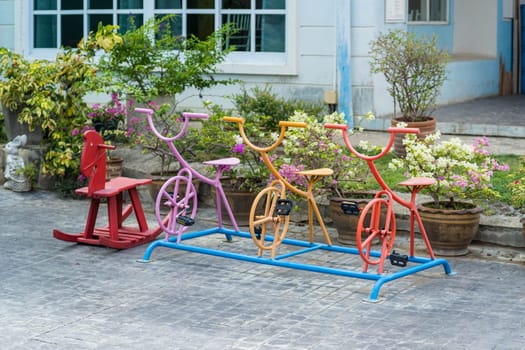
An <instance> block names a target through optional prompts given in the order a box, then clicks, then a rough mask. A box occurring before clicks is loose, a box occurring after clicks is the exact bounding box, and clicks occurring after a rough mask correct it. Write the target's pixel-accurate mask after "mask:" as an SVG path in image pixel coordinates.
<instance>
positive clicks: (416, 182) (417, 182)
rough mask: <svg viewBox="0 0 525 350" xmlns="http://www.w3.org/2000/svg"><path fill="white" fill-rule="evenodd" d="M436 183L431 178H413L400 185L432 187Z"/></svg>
mask: <svg viewBox="0 0 525 350" xmlns="http://www.w3.org/2000/svg"><path fill="white" fill-rule="evenodd" d="M435 183H436V180H434V179H432V178H429V177H413V178H411V179H408V180H405V181H401V182H400V183H399V185H401V186H407V187H410V186H430V185H433V184H435Z"/></svg>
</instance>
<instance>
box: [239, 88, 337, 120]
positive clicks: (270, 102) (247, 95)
mask: <svg viewBox="0 0 525 350" xmlns="http://www.w3.org/2000/svg"><path fill="white" fill-rule="evenodd" d="M232 100H233V103H234V105H235V109H236V110H237V112H238V113H239V114H240V115H242V116H244V117H245V118H246V119H247V120H254V121H255V120H256V121H257V124H258V125H259V126H260V127H261V128H264V129H266V130H277V129H278V127H279V126H278V124H279V121H280V120H286V119H287V118H288V117H289V116H291V115H292V114H293V113H294V112H295V111H303V112H305V113H306V114H309V115H312V116H315V117H317V118H321V117H322V116H323V115H325V114H326V113H327V112H328V109H327V106H326V105H325V104H324V103H321V102H320V101H304V100H295V99H286V98H283V97H280V96H278V95H277V94H276V93H274V92H272V88H271V86H269V85H266V86H264V87H260V86H255V87H254V88H252V89H250V90H247V89H246V87H244V86H243V87H242V89H241V92H240V93H238V94H236V95H234V96H233V98H232Z"/></svg>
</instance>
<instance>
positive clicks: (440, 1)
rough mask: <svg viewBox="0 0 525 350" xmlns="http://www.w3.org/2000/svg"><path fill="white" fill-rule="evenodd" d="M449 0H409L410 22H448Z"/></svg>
mask: <svg viewBox="0 0 525 350" xmlns="http://www.w3.org/2000/svg"><path fill="white" fill-rule="evenodd" d="M447 17H448V0H408V22H447Z"/></svg>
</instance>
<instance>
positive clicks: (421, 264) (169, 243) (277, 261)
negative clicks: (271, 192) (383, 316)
mask: <svg viewBox="0 0 525 350" xmlns="http://www.w3.org/2000/svg"><path fill="white" fill-rule="evenodd" d="M213 234H224V235H225V236H226V238H228V237H231V236H235V237H240V238H247V239H251V234H250V233H249V232H243V231H235V230H231V229H227V228H224V227H216V228H210V229H207V230H201V231H195V232H190V233H185V234H183V236H182V241H181V242H180V243H177V242H176V238H175V237H172V238H170V240H165V239H159V240H156V241H154V242H152V243H151V244H150V245H149V246H148V248H147V249H146V251H145V253H144V256H143V259H142V260H140V262H144V263H147V262H150V261H151V255H152V253H153V250H155V249H156V248H157V247H165V248H171V249H179V250H184V251H188V252H194V253H200V254H207V255H212V256H218V257H223V258H229V259H236V260H241V261H248V262H252V263H258V264H265V265H272V266H279V267H286V268H290V269H296V270H303V271H311V272H318V273H325V274H330V275H336V276H344V277H350V278H358V279H364V280H370V281H375V283H374V286H373V288H372V291H371V292H370V295H369V297H368V299H365V301H367V302H371V303H375V302H378V301H379V291H380V289H381V287H382V286H383V285H384V284H385V283H387V282H391V281H394V280H397V279H400V278H403V277H406V276H410V275H413V274H416V273H418V272H421V271H424V270H428V269H431V268H434V267H437V266H440V265H441V266H443V268H444V270H445V273H446V274H447V275H454V274H455V273H453V272H452V269H451V267H450V264H449V263H448V261H447V260H445V259H431V258H423V257H417V256H409V257H408V263H415V264H417V265H414V266H410V267H406V268H403V269H401V270H399V271H397V272H394V273H391V274H376V273H370V272H357V271H352V270H347V269H341V268H335V267H328V266H321V265H313V264H304V263H298V262H291V261H286V260H285V259H287V258H290V257H294V256H298V255H301V254H306V253H309V252H313V251H317V250H325V251H331V252H337V253H343V254H353V255H359V251H358V250H357V249H356V248H351V247H342V246H337V245H328V244H323V243H310V242H307V241H302V240H297V239H289V238H285V239H284V240H283V241H282V244H287V245H291V246H295V247H300V248H302V249H299V250H296V251H293V252H289V253H286V254H282V255H279V256H276V257H275V258H274V259H271V258H265V257H262V256H251V255H245V254H239V253H232V252H227V251H223V250H218V249H212V248H205V247H199V246H194V245H188V244H185V241H187V240H191V239H194V238H199V237H204V236H208V235H213ZM265 240H267V241H272V240H273V237H272V236H268V237H266V238H265ZM370 255H371V256H374V257H379V256H380V255H381V253H380V252H378V251H371V252H370ZM407 266H408V264H407Z"/></svg>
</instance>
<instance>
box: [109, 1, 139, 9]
mask: <svg viewBox="0 0 525 350" xmlns="http://www.w3.org/2000/svg"><path fill="white" fill-rule="evenodd" d="M108 1H109V0H108ZM143 7H144V6H143V3H142V0H119V1H118V8H119V9H142V8H143Z"/></svg>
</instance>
